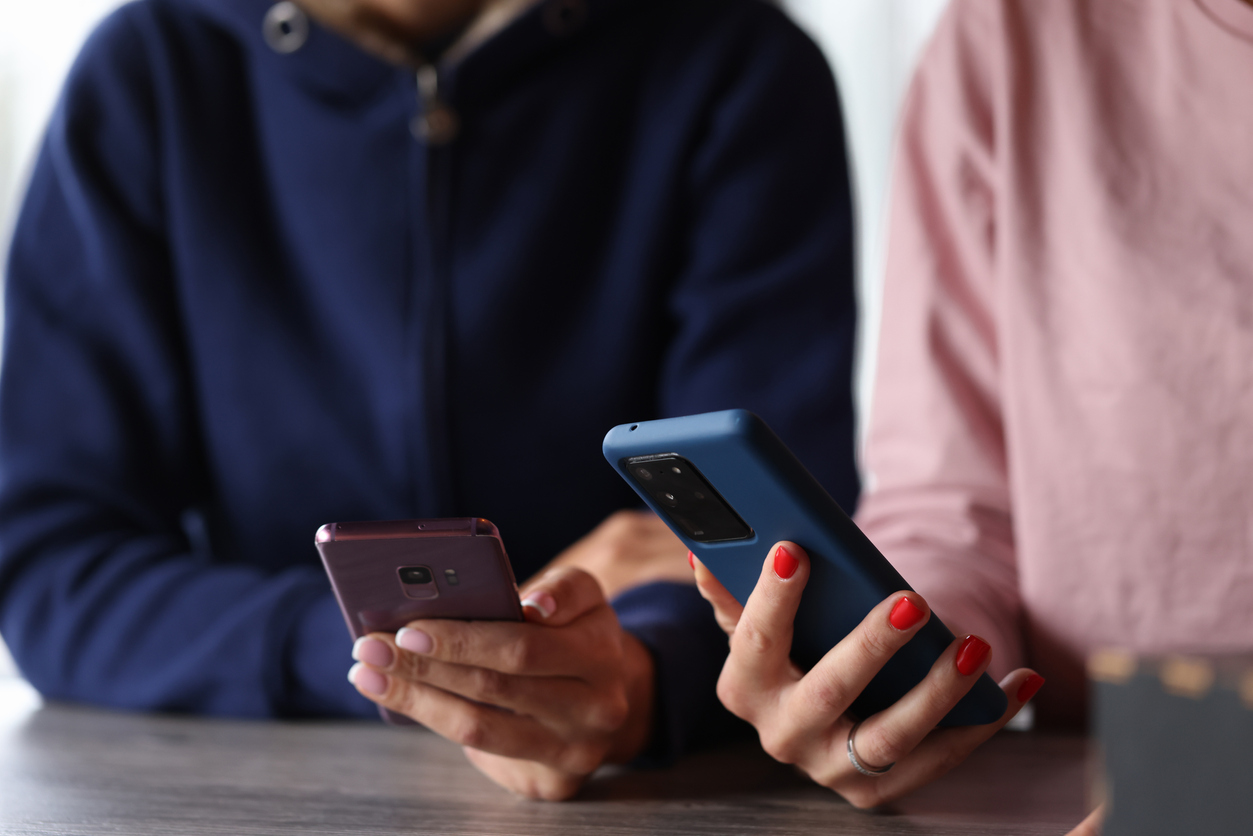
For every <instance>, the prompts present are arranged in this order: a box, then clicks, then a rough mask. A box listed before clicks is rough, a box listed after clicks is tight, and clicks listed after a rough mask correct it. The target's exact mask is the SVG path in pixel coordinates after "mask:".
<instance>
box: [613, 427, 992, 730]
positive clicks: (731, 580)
mask: <svg viewBox="0 0 1253 836" xmlns="http://www.w3.org/2000/svg"><path fill="white" fill-rule="evenodd" d="M603 449H604V454H605V458H606V459H608V460H609V463H610V464H612V465H613V467H614V469H615V470H617V471H618V474H619V475H620V476H622V478H623V479H625V480H626V481H627V484H629V485H631V487H632V488H634V489H635V491H636V493H638V494H639V495H640V497H641V498H642V499H643V500H644V502H645V503H647V504H648V506H649V507H650V508H652V509H653V511H655V512H656V513H657V515H658V516H660V517H661V518H662V519H663V520H665V521H666V522H667V524H669V526H670V528H671V529H672V530H673V531H674V533H675V534H676V535H678V537H679V539H681V540H682V541H683V542H684V543H685V544H686V545H687V547H688V548H689V549H691V550H692V551H693V552H694V553H695V554H696V556H697V557H699V558H700V560H701V562H702V563H704V564H705V565H706V566H707V567H709V569H710V571H712V572H713V573H714V575H715V576H716V577H717V578H718V580H720V581H721V582H722V584H723V585H724V586H725V587H726V588H727V589H728V590H729V591H730V592H731V594H732V595H734V596H735V597H736V598H737V599H738V600H739V601H740V602H741V603H743V602H745V601H747V600H748V596H749V594H750V593H751V592H752V591H753V588H754V587H755V586H756V585H757V578H758V576H759V575H760V573H761V565H762V561H764V560H765V558H766V552H767V550H768V549H769V548H770V547H771V546H773V545H774V544H775V543H776V542H778V541H779V540H791V541H793V542H795V543H797V544H799V545H800V546H802V547H803V548H804V549H805V551H806V552H807V553H808V554H809V557H810V563H811V567H812V568H811V570H810V577H809V582H808V584H807V586H806V588H805V593H804V595H803V596H802V598H801V604H800V609H799V611H798V612H797V615H796V629H795V632H794V635H793V639H792V659H793V661H795V662H796V664H798V665H800V666H801V668H802V669H804V670H808V669H809V668H811V667H813V666H814V665H815V664H816V663H817V662H818V660H819V659H821V658H822V657H823V656H824V655H825V654H826V652H827V651H828V650H829V649H831V648H832V647H834V646H835V645H836V643H838V642H839V641H840V640H841V639H842V638H844V637H845V636H846V635H848V634H849V632H851V631H852V630H853V628H855V627H856V626H857V625H858V624H860V623H861V621H862V619H863V618H865V617H866V614H867V613H869V612H870V610H872V609H873V608H874V607H875V606H876V605H877V604H879V603H880V602H881V601H882V600H883V599H884V598H886V597H887V596H888V595H890V594H891V593H893V592H896V591H898V590H902V589H909V588H910V586H909V584H907V583H906V582H905V580H904V578H902V577H901V576H900V574H899V573H898V572H897V571H896V570H895V569H894V568H892V565H891V564H890V563H888V561H887V558H885V557H884V556H883V555H882V554H881V553H880V552H879V550H878V549H877V548H875V546H874V544H873V543H871V542H870V540H868V539H867V538H866V535H864V534H862V532H861V529H859V528H858V527H857V526H856V524H854V523H853V521H852V520H851V519H849V518H848V515H847V514H845V513H844V512H843V511H842V510H841V509H840V506H839V505H838V504H836V502H835V500H834V499H832V498H831V496H830V494H828V493H827V492H826V491H825V490H824V489H823V487H822V486H821V485H820V484H819V483H818V481H817V480H816V479H814V477H813V476H812V475H810V473H809V471H808V470H806V469H805V466H804V465H802V464H801V463H800V461H799V460H798V459H797V458H796V457H795V456H794V455H793V454H792V452H791V451H790V450H788V448H787V446H786V445H784V443H783V442H782V441H781V440H780V439H779V437H778V436H777V435H775V434H774V432H773V431H772V430H771V429H770V428H769V427H768V426H766V423H765V422H764V421H762V420H761V419H760V418H758V417H757V416H756V415H754V414H753V413H751V412H748V411H746V410H742V409H729V410H725V411H723V412H708V413H705V414H702V415H688V416H684V417H681V418H665V419H661V420H657V421H641V422H639V423H637V424H622V425H620V426H617V427H614V428H613V429H612V430H610V431H609V433H608V434H607V435H606V436H605V442H604V447H603ZM662 454H674V455H677V456H680V457H682V458H684V459H687V461H688V462H690V463H691V465H692V466H693V467H694V468H695V469H696V470H697V471H698V472H699V474H700V475H701V476H703V478H704V480H705V482H706V483H707V484H708V485H709V486H710V487H712V488H713V489H714V490H715V491H717V492H718V493H719V494H721V496H722V498H723V499H724V500H725V501H726V502H727V503H728V504H729V505H730V506H731V507H732V508H733V509H734V510H735V511H736V513H738V514H739V516H740V518H741V519H742V520H743V522H744V523H746V524H747V526H748V527H749V528H750V529H751V533H750V535H749V536H748V537H747V538H745V539H737V540H725V541H721V542H700V541H697V540H694V539H692V538H691V537H689V536H688V535H687V534H686V533H685V532H684V531H682V530H681V529H680V527H679V526H678V525H676V524H675V522H674V521H673V520H672V519H671V518H670V516H669V514H668V512H667V509H666V508H664V507H662V506H661V505H660V504H659V503H658V502H657V501H656V500H654V499H653V497H652V496H650V495H649V494H648V493H647V491H645V490H643V489H642V488H641V487H640V485H638V484H637V483H636V481H635V479H634V478H633V477H631V476H630V474H629V473H628V472H627V465H628V464H629V463H630V462H629V460H631V459H636V458H639V457H650V456H658V455H662ZM698 533H701V532H698ZM952 641H953V634H952V633H951V632H949V629H948V628H947V627H945V626H944V624H943V623H942V622H941V621H940V619H939V618H938V617H937V615H936V614H935V613H932V615H931V619H930V620H929V621H928V622H927V624H926V625H925V626H924V627H923V628H922V629H921V630H920V631H919V632H918V633H917V635H915V636H914V638H913V639H911V640H910V641H909V643H908V644H907V645H905V646H904V647H903V648H901V649H900V650H899V651H897V652H896V654H895V655H894V656H893V657H892V658H891V659H890V660H889V661H888V663H887V664H886V665H885V666H884V667H883V669H882V670H881V671H880V672H879V673H878V675H876V676H875V678H874V679H873V680H871V682H870V684H869V685H868V686H867V687H866V689H865V690H864V691H863V692H862V694H861V696H860V697H858V698H857V700H856V701H855V702H854V703H853V705H852V710H853V712H854V713H856V714H857V715H858V716H860V717H868V716H870V715H871V714H874V713H876V712H879V711H882V710H883V709H885V708H887V707H888V706H890V705H892V704H893V703H895V702H896V701H897V700H899V699H900V698H901V697H902V696H904V695H905V693H906V692H907V691H909V690H910V689H911V688H913V687H914V686H915V685H917V684H918V683H919V682H921V681H922V679H923V678H924V677H925V676H926V675H927V672H928V671H929V670H930V669H931V665H932V664H933V663H934V662H935V660H936V659H937V658H938V657H939V655H940V654H941V653H943V652H944V650H945V648H947V647H948V645H949V644H950V643H952ZM1005 707H1006V698H1005V693H1004V692H1003V691H1002V690H1001V689H1000V687H999V686H998V685H997V684H996V683H995V682H993V681H992V679H991V677H989V676H988V675H987V674H983V675H982V676H980V677H979V679H978V680H977V681H976V682H975V684H974V687H973V688H971V689H970V691H969V692H968V693H967V694H966V696H965V697H963V698H962V700H961V701H960V702H959V703H958V704H957V705H956V706H955V707H954V708H953V710H952V711H950V712H949V713H948V715H947V716H945V718H944V719H943V720H942V721H941V722H940V725H942V726H968V725H980V724H983V723H991V722H993V721H995V720H998V719H1000V717H1001V715H1002V714H1003V713H1004V712H1005Z"/></svg>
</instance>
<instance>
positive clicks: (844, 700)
mask: <svg viewBox="0 0 1253 836" xmlns="http://www.w3.org/2000/svg"><path fill="white" fill-rule="evenodd" d="M850 690H851V689H850V688H849V685H848V683H847V682H846V681H845V680H844V677H842V676H840V675H839V674H838V673H836V672H834V671H826V672H824V674H823V675H820V676H815V677H814V679H813V682H812V683H809V684H808V687H807V688H806V692H807V693H808V695H809V699H810V701H811V702H812V703H813V706H812V708H813V709H815V710H817V711H818V712H821V713H823V714H843V713H844V711H845V710H846V709H847V708H848V706H849V703H851V702H852V699H851V697H850V694H849V691H850Z"/></svg>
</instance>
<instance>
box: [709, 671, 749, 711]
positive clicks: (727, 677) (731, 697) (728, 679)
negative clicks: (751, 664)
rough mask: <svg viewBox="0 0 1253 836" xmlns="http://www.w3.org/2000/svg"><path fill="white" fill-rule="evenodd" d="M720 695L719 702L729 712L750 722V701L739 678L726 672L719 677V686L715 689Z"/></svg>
mask: <svg viewBox="0 0 1253 836" xmlns="http://www.w3.org/2000/svg"><path fill="white" fill-rule="evenodd" d="M715 692H716V693H717V695H718V701H719V702H721V703H722V705H723V707H725V708H726V710H727V711H730V712H731V713H732V714H734V715H735V716H736V717H739V718H740V719H741V720H750V719H751V718H750V717H749V715H750V713H751V711H750V709H749V701H748V699H747V698H746V695H745V694H744V689H743V688H741V687H740V682H739V678H738V677H736V676H733V675H731V674H728V673H727V672H726V671H725V670H724V671H723V673H722V675H721V676H719V677H718V685H717V687H716V688H715Z"/></svg>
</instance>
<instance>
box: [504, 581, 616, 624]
mask: <svg viewBox="0 0 1253 836" xmlns="http://www.w3.org/2000/svg"><path fill="white" fill-rule="evenodd" d="M520 597H521V598H522V612H523V614H524V615H525V616H526V620H527V621H529V622H531V623H533V624H545V625H547V626H549V627H563V626H565V625H566V624H569V623H570V622H572V621H574V620H575V619H577V618H579V617H581V616H583V615H585V614H586V613H588V612H591V611H592V610H594V609H596V608H597V607H600V606H604V605H605V604H606V601H605V594H604V593H603V592H602V591H601V588H600V584H599V583H597V581H596V579H595V578H594V577H592V576H591V575H590V574H589V573H588V572H585V571H584V570H582V569H577V568H575V567H573V566H558V567H556V568H554V569H550V570H548V571H547V572H545V573H543V574H542V575H540V576H539V577H537V578H533V579H532V580H530V581H529V582H527V584H526V586H524V587H523V588H522V592H521V596H520Z"/></svg>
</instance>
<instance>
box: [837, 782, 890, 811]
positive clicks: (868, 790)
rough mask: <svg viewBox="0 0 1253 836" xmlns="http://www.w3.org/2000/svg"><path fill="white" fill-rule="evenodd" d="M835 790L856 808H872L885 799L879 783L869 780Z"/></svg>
mask: <svg viewBox="0 0 1253 836" xmlns="http://www.w3.org/2000/svg"><path fill="white" fill-rule="evenodd" d="M836 792H838V793H839V794H840V795H842V796H844V800H845V801H847V802H848V803H849V804H852V805H853V806H854V807H856V808H857V809H858V810H873V809H874V808H875V807H878V806H880V805H881V804H883V803H884V800H885V799H884V798H883V793H882V791H881V790H880V788H879V785H878V784H875V783H874V782H873V781H870V780H867V781H862V782H858V783H856V784H854V785H853V786H851V787H845V788H843V789H839V790H836Z"/></svg>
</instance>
